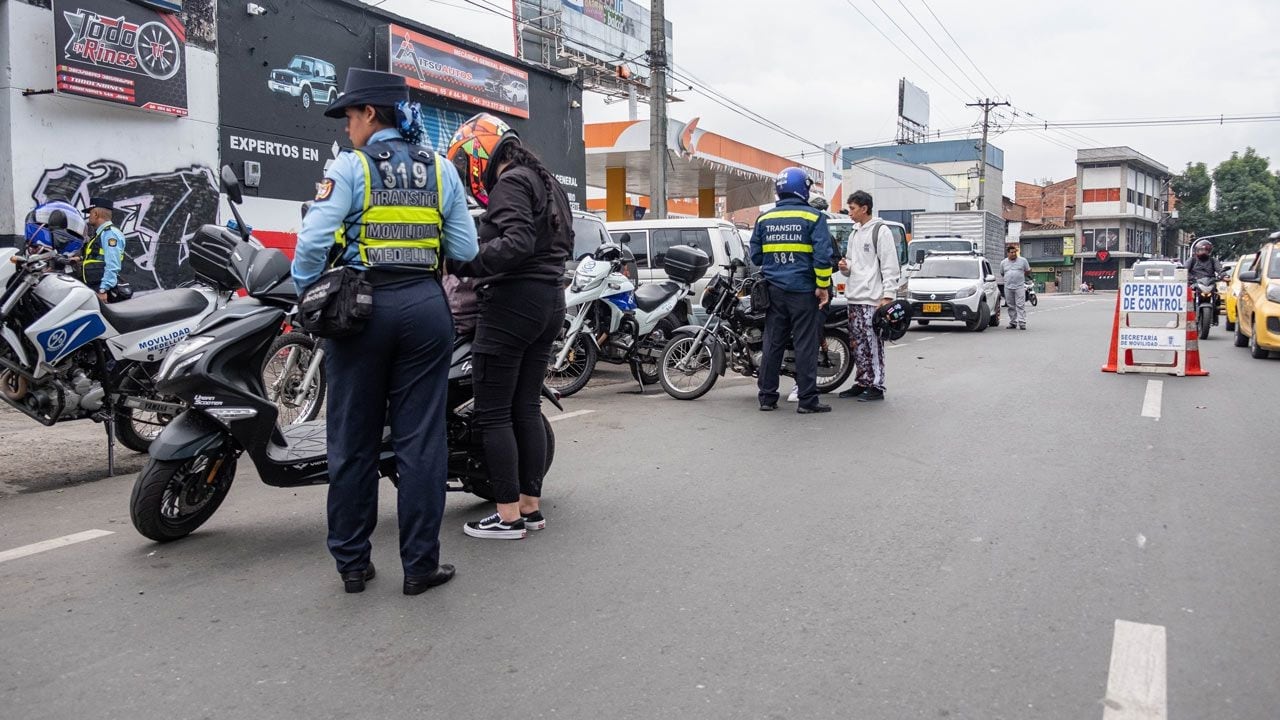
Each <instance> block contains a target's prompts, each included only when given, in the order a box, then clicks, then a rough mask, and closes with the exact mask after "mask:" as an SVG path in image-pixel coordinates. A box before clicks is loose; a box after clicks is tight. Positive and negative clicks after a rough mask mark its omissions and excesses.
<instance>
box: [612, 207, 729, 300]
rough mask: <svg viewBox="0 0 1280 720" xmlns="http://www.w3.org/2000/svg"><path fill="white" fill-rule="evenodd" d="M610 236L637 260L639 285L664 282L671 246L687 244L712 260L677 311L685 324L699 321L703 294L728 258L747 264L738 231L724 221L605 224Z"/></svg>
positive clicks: (696, 219) (685, 220) (695, 220)
mask: <svg viewBox="0 0 1280 720" xmlns="http://www.w3.org/2000/svg"><path fill="white" fill-rule="evenodd" d="M605 225H606V226H607V227H608V228H609V235H610V236H612V237H613V239H614V240H616V241H618V242H620V243H624V244H625V245H626V247H627V249H629V250H630V251H631V254H632V255H634V256H635V258H636V269H637V272H638V273H639V275H640V282H642V283H645V282H661V281H663V280H666V279H667V273H666V272H665V271H663V269H662V260H663V259H664V258H665V257H666V255H667V248H669V247H671V246H672V245H689V246H690V247H695V248H698V249H699V250H701V251H703V252H705V253H706V254H707V257H708V258H710V259H711V267H710V268H708V269H707V274H706V275H704V276H703V278H702V279H701V280H699V281H698V282H697V283H696V284H694V286H693V288H692V289H691V290H690V292H689V297H688V298H686V300H685V302H683V303H681V306H680V307H678V308H677V310H676V312H677V314H680V315H682V319H683V320H684V321H686V322H688V321H691V322H695V323H696V322H701V321H702V319H703V317H704V316H705V313H704V312H703V310H702V303H701V302H700V299H701V298H702V291H703V290H705V289H706V287H707V283H708V282H709V281H710V280H711V278H712V277H715V275H716V273H719V272H721V271H722V270H723V269H724V268H726V267H728V266H729V260H730V259H731V258H737V259H738V260H742V261H744V262H745V261H746V253H745V251H744V248H743V244H742V240H741V238H740V237H739V235H738V229H737V228H736V227H734V225H733V223H731V222H728V221H727V220H714V219H702V218H676V219H668V220H626V221H619V222H611V223H605Z"/></svg>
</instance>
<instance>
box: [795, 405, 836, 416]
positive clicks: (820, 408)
mask: <svg viewBox="0 0 1280 720" xmlns="http://www.w3.org/2000/svg"><path fill="white" fill-rule="evenodd" d="M796 412H798V413H800V414H801V415H812V414H813V413H824V412H831V406H830V405H823V404H822V403H818V404H817V405H814V406H813V407H798V408H796Z"/></svg>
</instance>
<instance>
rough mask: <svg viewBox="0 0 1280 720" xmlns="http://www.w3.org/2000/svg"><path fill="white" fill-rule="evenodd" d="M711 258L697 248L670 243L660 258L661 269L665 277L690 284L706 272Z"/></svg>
mask: <svg viewBox="0 0 1280 720" xmlns="http://www.w3.org/2000/svg"><path fill="white" fill-rule="evenodd" d="M709 267H711V258H709V257H707V254H706V253H705V252H703V251H701V250H699V249H698V248H695V247H690V246H688V245H672V246H671V247H670V248H669V249H668V250H667V254H666V257H664V258H663V259H662V269H663V270H664V271H665V272H666V273H667V277H668V278H670V279H672V280H675V281H676V282H678V283H685V284H686V285H692V284H694V283H696V282H698V281H699V280H701V279H702V277H703V276H704V275H706V274H707V268H709Z"/></svg>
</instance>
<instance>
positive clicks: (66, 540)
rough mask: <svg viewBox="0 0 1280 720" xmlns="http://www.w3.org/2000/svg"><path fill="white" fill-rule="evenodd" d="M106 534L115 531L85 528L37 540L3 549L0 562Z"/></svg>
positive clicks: (0, 553)
mask: <svg viewBox="0 0 1280 720" xmlns="http://www.w3.org/2000/svg"><path fill="white" fill-rule="evenodd" d="M107 535H115V533H113V532H111V531H110V530H85V531H84V532H78V533H74V534H71V535H63V536H62V537H56V538H54V539H52V540H42V541H41V542H38V543H31V544H30V545H23V546H22V547H16V548H14V549H12V550H5V551H4V552H0V562H6V561H8V560H17V559H18V558H21V557H26V556H28V555H35V554H36V553H42V552H44V551H45V550H55V549H57V548H60V547H66V546H68V545H75V544H76V543H81V542H84V541H86V540H94V539H97V538H100V537H106V536H107Z"/></svg>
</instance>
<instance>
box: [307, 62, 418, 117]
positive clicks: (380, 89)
mask: <svg viewBox="0 0 1280 720" xmlns="http://www.w3.org/2000/svg"><path fill="white" fill-rule="evenodd" d="M408 99H409V86H408V85H407V84H405V81H404V78H403V77H401V76H399V75H396V74H394V73H388V72H379V71H377V70H364V69H362V68H351V69H350V70H347V82H346V84H345V85H343V88H342V94H341V95H339V96H338V99H337V100H336V101H335V102H334V103H333V104H332V105H330V106H329V107H328V108H327V109H325V111H324V114H325V117H331V118H340V117H342V116H343V115H345V114H346V110H347V108H349V107H355V106H360V105H374V106H377V107H395V106H396V103H398V102H400V101H401V100H405V101H407V100H408Z"/></svg>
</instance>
